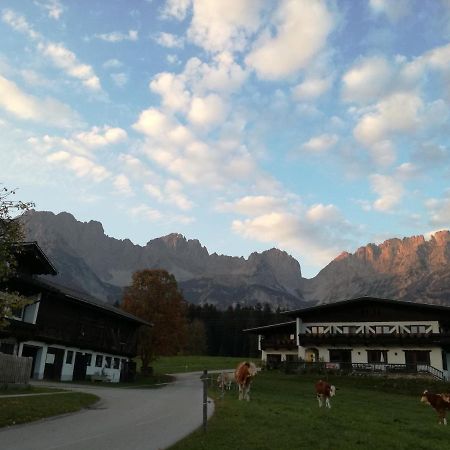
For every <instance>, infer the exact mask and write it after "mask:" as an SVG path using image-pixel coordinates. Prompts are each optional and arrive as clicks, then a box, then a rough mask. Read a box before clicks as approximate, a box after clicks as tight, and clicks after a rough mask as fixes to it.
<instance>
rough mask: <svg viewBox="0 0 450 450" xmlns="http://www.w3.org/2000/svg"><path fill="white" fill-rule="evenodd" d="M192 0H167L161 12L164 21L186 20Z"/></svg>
mask: <svg viewBox="0 0 450 450" xmlns="http://www.w3.org/2000/svg"><path fill="white" fill-rule="evenodd" d="M191 4H192V0H167V1H166V3H165V4H164V7H163V8H162V10H161V17H162V18H163V19H171V18H172V19H177V20H180V21H181V20H184V19H185V17H186V14H187V11H188V9H189V7H190V6H191Z"/></svg>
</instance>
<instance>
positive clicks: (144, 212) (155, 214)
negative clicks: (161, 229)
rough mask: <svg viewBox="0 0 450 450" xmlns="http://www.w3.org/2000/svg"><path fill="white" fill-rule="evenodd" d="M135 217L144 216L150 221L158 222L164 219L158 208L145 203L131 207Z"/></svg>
mask: <svg viewBox="0 0 450 450" xmlns="http://www.w3.org/2000/svg"><path fill="white" fill-rule="evenodd" d="M130 214H131V215H132V216H133V217H143V218H144V219H146V220H148V221H149V222H156V221H158V220H160V219H162V217H163V215H162V214H161V213H160V212H159V211H157V210H156V209H153V208H151V207H150V206H147V205H145V204H143V203H141V204H140V205H138V206H135V207H133V208H131V209H130Z"/></svg>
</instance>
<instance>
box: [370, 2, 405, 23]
mask: <svg viewBox="0 0 450 450" xmlns="http://www.w3.org/2000/svg"><path fill="white" fill-rule="evenodd" d="M369 5H370V8H371V9H372V11H373V12H374V13H375V14H386V16H387V17H388V19H389V20H390V21H391V22H393V23H396V22H398V21H399V20H400V19H401V18H402V17H405V16H406V15H408V14H409V13H410V12H411V11H412V5H411V2H410V0H395V1H392V0H370V1H369Z"/></svg>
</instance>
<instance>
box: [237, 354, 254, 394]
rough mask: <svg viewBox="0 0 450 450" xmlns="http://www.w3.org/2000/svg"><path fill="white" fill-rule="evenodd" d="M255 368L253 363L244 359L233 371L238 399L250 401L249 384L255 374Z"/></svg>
mask: <svg viewBox="0 0 450 450" xmlns="http://www.w3.org/2000/svg"><path fill="white" fill-rule="evenodd" d="M256 372H257V369H256V366H255V365H254V364H253V363H249V362H247V361H244V362H242V363H240V364H239V365H238V366H237V367H236V370H235V371H234V379H235V380H236V384H237V385H238V387H239V400H247V401H250V384H251V382H252V379H253V378H254V376H255V375H256Z"/></svg>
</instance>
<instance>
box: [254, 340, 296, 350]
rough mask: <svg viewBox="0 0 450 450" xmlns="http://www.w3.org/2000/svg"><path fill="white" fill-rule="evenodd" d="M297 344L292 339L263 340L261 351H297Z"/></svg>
mask: <svg viewBox="0 0 450 450" xmlns="http://www.w3.org/2000/svg"><path fill="white" fill-rule="evenodd" d="M296 348H297V343H296V342H295V341H294V340H292V339H263V340H262V341H261V350H267V349H273V350H280V349H285V350H295V349H296Z"/></svg>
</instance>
